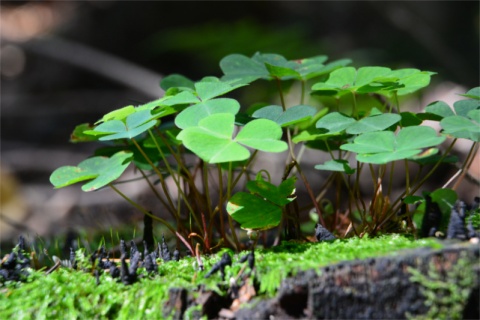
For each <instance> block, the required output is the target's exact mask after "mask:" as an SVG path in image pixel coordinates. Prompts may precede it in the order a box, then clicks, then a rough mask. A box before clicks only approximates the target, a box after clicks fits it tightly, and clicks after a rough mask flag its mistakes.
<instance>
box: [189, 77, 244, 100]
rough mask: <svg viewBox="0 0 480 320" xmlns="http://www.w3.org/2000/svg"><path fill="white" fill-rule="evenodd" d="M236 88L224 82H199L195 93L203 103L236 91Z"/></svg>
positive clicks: (196, 84)
mask: <svg viewBox="0 0 480 320" xmlns="http://www.w3.org/2000/svg"><path fill="white" fill-rule="evenodd" d="M235 88H236V87H232V86H231V85H229V84H227V83H224V82H210V81H206V82H197V83H195V91H196V92H197V95H198V96H199V97H200V99H201V100H202V101H206V100H210V99H212V98H215V97H218V96H221V95H223V94H225V93H227V92H230V91H232V90H234V89H235Z"/></svg>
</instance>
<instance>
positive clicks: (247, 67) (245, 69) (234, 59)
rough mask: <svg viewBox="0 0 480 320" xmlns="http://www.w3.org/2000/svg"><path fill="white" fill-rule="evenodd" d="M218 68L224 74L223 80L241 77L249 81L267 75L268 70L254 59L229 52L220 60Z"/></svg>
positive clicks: (244, 80) (246, 81)
mask: <svg viewBox="0 0 480 320" xmlns="http://www.w3.org/2000/svg"><path fill="white" fill-rule="evenodd" d="M220 68H221V69H222V71H223V73H224V74H225V75H224V76H223V77H222V80H223V81H227V80H231V79H241V80H242V81H243V82H245V83H250V82H252V81H255V80H257V79H260V78H262V77H268V75H269V74H268V70H267V68H266V67H265V65H264V64H262V63H260V62H258V61H254V60H252V59H250V58H249V57H247V56H244V55H242V54H231V55H228V56H226V57H224V58H223V59H222V60H221V61H220Z"/></svg>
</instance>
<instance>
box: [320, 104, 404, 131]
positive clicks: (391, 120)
mask: <svg viewBox="0 0 480 320" xmlns="http://www.w3.org/2000/svg"><path fill="white" fill-rule="evenodd" d="M377 111H378V110H377V109H376V108H373V109H372V112H371V115H370V116H368V117H365V118H362V119H360V120H358V121H357V120H355V119H354V118H351V117H348V116H346V115H344V114H342V113H339V112H332V113H329V114H327V115H326V116H325V117H323V118H320V120H318V121H317V123H316V127H317V128H322V129H327V130H328V132H330V133H335V132H342V131H343V130H346V133H348V134H361V133H367V132H373V131H381V130H385V129H387V128H388V127H390V126H392V125H394V124H395V123H397V122H399V121H400V120H401V118H402V117H401V116H400V115H398V114H392V113H383V114H382V113H380V114H378V113H377Z"/></svg>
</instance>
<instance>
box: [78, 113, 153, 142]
mask: <svg viewBox="0 0 480 320" xmlns="http://www.w3.org/2000/svg"><path fill="white" fill-rule="evenodd" d="M156 123H157V120H155V119H152V115H151V112H150V111H149V110H141V111H137V112H135V113H132V114H130V115H129V116H128V117H127V118H126V120H125V123H124V122H123V121H120V120H110V121H107V122H104V123H102V124H100V125H98V126H97V127H95V129H94V130H90V131H85V133H88V134H92V135H101V137H100V138H99V140H101V141H106V140H116V139H125V138H127V139H132V138H134V137H136V136H138V135H139V134H141V133H143V132H145V131H147V130H148V129H150V128H151V127H153V126H154V125H155V124H156Z"/></svg>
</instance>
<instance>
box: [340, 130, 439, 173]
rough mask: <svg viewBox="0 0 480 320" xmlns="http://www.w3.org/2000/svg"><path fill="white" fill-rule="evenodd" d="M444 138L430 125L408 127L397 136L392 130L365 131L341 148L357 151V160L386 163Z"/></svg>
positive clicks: (407, 156)
mask: <svg viewBox="0 0 480 320" xmlns="http://www.w3.org/2000/svg"><path fill="white" fill-rule="evenodd" d="M444 140H445V137H444V136H441V137H439V136H437V134H436V132H435V130H434V129H432V128H430V127H421V126H419V127H406V128H403V129H401V130H400V131H399V132H398V135H397V136H395V134H394V133H393V132H391V131H380V132H368V133H364V134H361V135H359V136H358V137H357V138H355V140H354V142H353V143H347V144H344V145H342V146H341V147H340V149H342V150H347V151H351V152H355V153H357V161H360V162H366V163H374V164H385V163H388V162H391V161H396V160H401V159H408V158H411V157H413V156H415V155H418V154H419V153H421V152H422V149H423V148H427V147H432V146H436V145H439V144H440V143H442V142H443V141H444Z"/></svg>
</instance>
